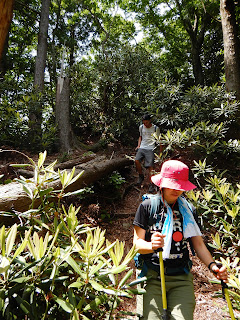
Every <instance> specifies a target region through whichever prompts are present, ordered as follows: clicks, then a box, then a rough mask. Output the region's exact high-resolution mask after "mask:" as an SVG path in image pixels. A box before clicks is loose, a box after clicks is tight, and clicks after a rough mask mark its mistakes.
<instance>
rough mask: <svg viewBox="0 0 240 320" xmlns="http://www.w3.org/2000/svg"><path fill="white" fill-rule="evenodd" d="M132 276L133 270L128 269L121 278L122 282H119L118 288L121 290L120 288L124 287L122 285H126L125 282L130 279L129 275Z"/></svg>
mask: <svg viewBox="0 0 240 320" xmlns="http://www.w3.org/2000/svg"><path fill="white" fill-rule="evenodd" d="M132 274H133V269H130V270H129V271H128V272H127V273H126V274H125V276H124V277H123V278H122V280H121V281H120V282H119V286H118V287H119V288H121V287H122V286H124V284H125V283H126V281H127V280H128V279H129V278H130V277H131V275H132Z"/></svg>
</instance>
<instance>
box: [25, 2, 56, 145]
mask: <svg viewBox="0 0 240 320" xmlns="http://www.w3.org/2000/svg"><path fill="white" fill-rule="evenodd" d="M50 1H51V0H42V8H41V17H40V24H39V34H38V46H37V56H36V64H35V73H34V89H35V90H36V93H37V95H39V100H38V102H35V101H33V102H32V103H31V108H30V110H29V127H30V137H31V139H33V140H32V141H33V142H34V145H35V148H37V149H38V148H39V147H40V146H41V136H42V135H41V131H42V128H41V125H42V101H43V99H42V96H43V90H44V75H45V67H46V58H47V37H48V24H49V7H50ZM39 144H40V145H39ZM40 148H41V147H40Z"/></svg>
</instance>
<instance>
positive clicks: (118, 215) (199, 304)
mask: <svg viewBox="0 0 240 320" xmlns="http://www.w3.org/2000/svg"><path fill="white" fill-rule="evenodd" d="M133 180H134V177H133ZM146 192H147V186H145V187H143V188H136V187H133V188H131V190H130V191H129V192H128V193H127V194H126V196H125V197H124V199H123V201H121V202H120V203H119V204H117V205H116V206H115V208H114V210H115V212H114V215H115V218H114V219H113V221H111V222H110V224H109V223H107V224H105V225H104V226H102V227H104V228H105V229H106V231H107V232H106V235H107V237H108V238H109V240H111V241H114V240H115V239H116V238H117V239H120V240H122V241H125V243H126V249H127V248H130V247H131V246H132V236H133V226H132V222H133V219H134V214H135V211H136V209H137V207H138V205H139V204H140V202H141V201H142V195H143V194H144V193H146ZM192 260H193V268H192V272H193V274H194V287H195V297H196V308H195V312H194V320H223V319H225V320H228V319H231V317H230V315H229V312H228V308H227V303H226V301H224V300H223V299H222V295H221V286H220V285H217V284H212V283H211V282H210V280H214V279H215V277H214V276H213V275H212V274H211V272H210V271H209V270H208V269H207V267H206V266H205V265H204V264H202V263H201V261H200V260H199V259H198V258H197V257H192ZM131 267H132V268H135V267H134V263H132V265H131ZM217 293H218V295H216V294H217ZM123 309H124V310H125V311H126V310H128V311H131V312H135V311H136V299H135V298H134V299H126V300H125V301H124V306H123ZM235 316H236V319H240V313H239V312H238V313H237V312H236V314H235ZM126 319H135V318H134V317H128V318H127V317H126Z"/></svg>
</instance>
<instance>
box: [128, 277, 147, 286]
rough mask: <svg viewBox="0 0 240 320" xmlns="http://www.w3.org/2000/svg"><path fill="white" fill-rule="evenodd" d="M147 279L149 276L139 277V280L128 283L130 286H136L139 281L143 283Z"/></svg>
mask: <svg viewBox="0 0 240 320" xmlns="http://www.w3.org/2000/svg"><path fill="white" fill-rule="evenodd" d="M146 280H147V277H142V278H138V279H137V280H134V281H132V282H130V283H128V286H129V287H132V286H135V285H137V284H139V283H142V282H144V281H146Z"/></svg>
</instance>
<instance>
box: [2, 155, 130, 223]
mask: <svg viewBox="0 0 240 320" xmlns="http://www.w3.org/2000/svg"><path fill="white" fill-rule="evenodd" d="M132 164H133V161H132V160H130V159H127V158H117V159H112V160H102V161H100V159H99V158H98V160H95V161H94V160H93V161H89V162H87V163H85V164H81V165H79V166H76V172H75V174H78V173H79V172H81V171H83V174H82V175H81V177H80V178H79V179H78V180H77V181H76V182H75V183H73V184H71V185H70V186H69V187H68V189H67V190H66V191H67V192H71V191H75V190H79V189H82V188H84V187H86V186H88V185H91V184H93V183H94V182H96V181H97V180H100V179H101V178H103V177H104V176H107V175H109V174H110V173H112V172H113V171H115V170H118V169H120V168H123V167H126V166H130V165H132ZM28 186H29V188H31V189H32V190H33V189H34V185H33V184H29V185H28ZM47 187H53V188H54V189H55V190H58V189H60V188H61V182H60V180H56V181H54V182H52V183H50V184H49V185H48V186H46V188H47ZM30 204H31V201H30V199H29V198H28V197H27V195H26V193H25V192H24V191H23V189H22V185H21V184H20V183H18V182H11V183H9V184H7V185H0V211H6V212H12V211H18V212H24V211H26V210H28V209H29V206H30ZM39 204H40V202H39V201H36V202H35V205H36V206H38V205H39ZM2 221H3V217H1V216H0V223H1V222H2Z"/></svg>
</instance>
